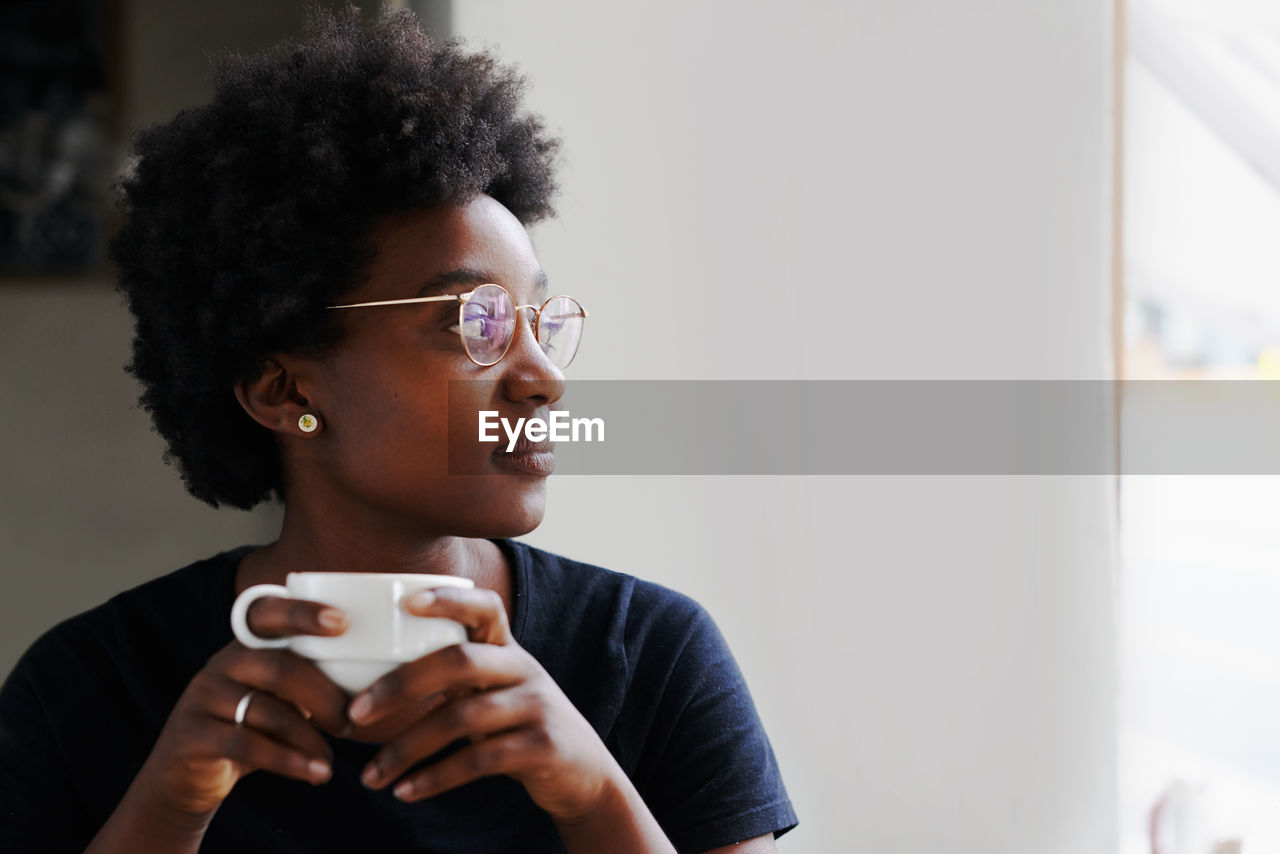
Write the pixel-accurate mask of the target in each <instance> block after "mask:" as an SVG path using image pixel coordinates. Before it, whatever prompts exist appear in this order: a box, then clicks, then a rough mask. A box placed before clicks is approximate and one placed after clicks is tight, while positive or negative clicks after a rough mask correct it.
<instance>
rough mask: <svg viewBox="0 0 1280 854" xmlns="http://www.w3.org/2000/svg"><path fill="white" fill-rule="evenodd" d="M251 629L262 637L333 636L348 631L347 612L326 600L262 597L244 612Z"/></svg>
mask: <svg viewBox="0 0 1280 854" xmlns="http://www.w3.org/2000/svg"><path fill="white" fill-rule="evenodd" d="M245 620H246V621H247V622H248V624H249V630H250V631H252V632H253V633H254V634H255V635H257V636H258V637H261V638H286V637H292V636H293V635H324V636H329V637H332V636H334V635H340V634H342V633H343V632H345V631H346V630H347V625H348V624H349V622H350V621H349V620H348V619H347V615H346V614H345V613H343V612H342V611H340V610H339V609H337V608H334V607H332V606H330V605H326V604H324V603H323V602H309V601H307V600H305V599H284V598H282V597H280V596H263V597H262V598H261V599H258V600H256V601H255V602H254V603H253V604H252V605H250V606H249V612H248V613H247V614H246V615H245Z"/></svg>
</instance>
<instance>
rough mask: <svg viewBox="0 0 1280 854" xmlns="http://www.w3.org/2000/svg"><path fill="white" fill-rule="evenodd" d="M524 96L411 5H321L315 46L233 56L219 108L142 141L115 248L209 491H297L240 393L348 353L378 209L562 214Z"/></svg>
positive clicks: (247, 498)
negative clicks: (498, 208)
mask: <svg viewBox="0 0 1280 854" xmlns="http://www.w3.org/2000/svg"><path fill="white" fill-rule="evenodd" d="M522 86H523V81H522V78H520V77H519V76H518V75H517V74H516V73H515V72H514V71H513V70H511V69H510V68H506V67H503V66H502V65H500V64H499V63H498V62H497V61H496V60H495V59H494V58H493V57H491V56H489V55H487V54H484V53H468V52H465V51H464V50H462V48H461V47H460V46H459V45H458V43H457V42H453V41H449V42H438V41H435V40H433V39H431V38H429V37H428V36H427V35H425V34H424V33H423V32H422V31H421V30H420V29H419V27H418V24H417V21H416V20H415V19H414V17H413V15H412V14H411V13H410V12H407V11H401V12H395V13H391V14H388V15H385V16H384V17H382V18H381V19H380V20H379V21H378V22H377V23H376V24H375V25H373V26H372V27H369V28H366V27H363V26H362V25H361V22H360V16H359V11H358V10H356V9H354V8H349V9H347V10H346V11H345V12H343V13H338V14H333V13H327V12H316V13H313V15H312V17H311V18H310V20H309V22H308V25H307V28H306V29H305V30H304V32H303V34H302V35H301V37H299V38H298V39H296V40H293V41H289V42H285V43H283V44H281V45H278V46H277V47H275V48H273V49H272V50H270V51H269V52H267V53H265V54H263V55H260V56H255V57H247V58H246V57H227V58H224V59H223V60H221V63H220V65H219V67H218V69H217V71H216V74H215V87H216V94H215V96H214V99H213V101H212V103H210V104H208V105H206V106H202V107H196V108H192V109H187V110H183V111H182V112H180V113H179V114H178V115H177V116H176V117H175V118H174V119H173V120H172V121H170V122H168V123H165V124H160V125H155V126H153V127H150V128H148V129H146V130H144V131H142V132H141V133H140V134H139V135H138V137H137V139H136V142H135V147H134V152H133V154H134V156H133V159H132V161H131V165H130V168H129V169H128V170H127V172H126V173H125V175H124V176H123V177H122V178H121V179H120V181H119V186H118V189H119V191H120V204H121V207H122V209H123V221H122V225H121V228H120V230H119V232H118V233H117V235H116V237H115V238H114V239H113V241H112V244H111V253H112V258H113V260H114V262H115V264H116V266H117V268H118V272H119V288H120V290H121V292H122V293H123V294H124V297H125V300H126V302H127V303H128V306H129V309H130V311H131V312H132V313H133V316H134V319H135V330H134V331H135V334H134V339H133V358H132V361H131V362H130V363H129V364H128V366H127V370H128V371H129V372H130V373H131V374H133V376H134V377H136V378H137V379H138V381H139V382H140V384H141V387H142V391H141V396H140V398H139V401H140V403H141V405H142V406H143V408H144V409H146V410H147V412H149V413H150V415H151V418H152V420H153V423H154V424H155V429H156V431H157V432H159V434H160V435H161V437H162V438H163V439H164V440H165V442H166V443H167V451H166V454H165V459H166V461H168V462H170V463H176V464H177V466H178V467H179V469H180V471H181V473H182V477H183V481H184V482H185V484H186V486H187V489H188V491H189V492H190V493H191V494H192V495H194V496H195V497H197V498H199V499H201V500H202V501H205V502H207V503H209V504H211V505H213V506H214V507H217V506H219V505H220V504H229V505H231V506H233V507H239V508H242V509H248V508H250V507H252V506H253V505H255V504H257V503H258V502H260V501H262V500H264V499H267V498H269V497H271V496H272V495H273V494H274V495H276V496H279V497H283V492H284V485H283V480H282V467H281V458H280V451H279V448H278V446H277V444H276V441H275V439H274V438H273V436H272V434H271V433H270V431H268V430H266V429H264V428H263V427H261V426H259V425H258V424H257V423H256V422H254V421H253V420H252V419H251V418H249V416H248V415H247V414H246V413H245V412H244V410H243V409H242V408H241V407H240V405H239V403H238V402H237V400H236V398H235V396H234V392H233V389H234V385H235V383H236V382H237V381H239V380H241V379H252V378H255V377H256V376H258V375H259V374H260V372H261V370H262V368H263V366H264V364H265V363H266V360H267V359H268V358H269V357H270V356H271V355H272V354H274V353H283V352H297V353H309V354H314V355H319V354H322V353H323V352H324V351H325V350H326V349H328V348H331V347H333V346H334V345H336V344H337V343H338V341H339V330H338V326H337V323H336V321H335V320H334V319H333V318H332V317H331V316H330V315H331V314H332V312H325V311H324V308H323V307H324V306H326V305H332V304H334V303H335V302H339V301H340V297H341V296H342V295H343V294H345V293H348V292H350V291H351V290H352V289H354V288H355V287H356V286H358V285H359V284H360V281H361V277H362V275H363V271H364V270H365V269H366V268H367V265H368V263H369V261H370V260H371V259H372V257H373V250H372V248H371V246H370V243H369V234H370V231H371V229H372V228H373V227H374V226H375V225H376V224H377V223H378V221H379V220H380V219H381V218H384V217H386V216H387V215H389V214H392V213H395V212H397V211H402V210H408V209H414V208H423V207H430V206H439V205H450V204H464V203H466V202H468V201H470V200H471V199H473V198H475V197H476V196H477V195H480V194H487V195H489V196H492V197H493V198H494V199H496V200H497V201H498V202H500V203H501V204H503V205H504V206H506V207H507V208H508V209H509V210H510V211H511V212H512V213H513V214H514V215H515V216H516V217H517V218H519V220H520V221H521V222H523V223H525V224H528V223H531V222H534V221H537V220H539V219H541V218H544V217H547V216H550V215H551V214H552V209H551V197H552V195H553V193H554V191H555V182H554V176H553V162H554V160H555V155H556V151H557V148H558V141H557V140H555V139H552V138H550V137H549V136H548V135H547V134H546V132H545V130H544V127H543V124H542V122H541V121H540V120H539V119H538V118H537V117H535V116H530V115H528V114H525V113H523V112H522V107H521V103H520V95H521V89H522Z"/></svg>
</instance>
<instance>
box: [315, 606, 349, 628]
mask: <svg viewBox="0 0 1280 854" xmlns="http://www.w3.org/2000/svg"><path fill="white" fill-rule="evenodd" d="M319 620H320V625H322V626H324V627H325V628H326V629H340V628H342V627H344V626H345V625H346V624H347V615H346V614H344V613H342V612H341V611H339V610H338V609H337V608H325V609H324V610H323V611H321V612H320V616H319Z"/></svg>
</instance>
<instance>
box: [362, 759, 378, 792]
mask: <svg viewBox="0 0 1280 854" xmlns="http://www.w3.org/2000/svg"><path fill="white" fill-rule="evenodd" d="M360 780H361V782H363V783H364V784H365V785H366V786H368V787H369V788H373V787H374V786H376V785H378V766H376V765H370V766H369V767H368V768H365V769H364V773H363V774H361V775H360Z"/></svg>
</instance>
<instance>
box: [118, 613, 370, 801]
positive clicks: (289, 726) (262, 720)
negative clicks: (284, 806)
mask: <svg viewBox="0 0 1280 854" xmlns="http://www.w3.org/2000/svg"><path fill="white" fill-rule="evenodd" d="M247 619H248V622H249V627H250V629H252V631H253V632H254V634H257V635H259V636H260V637H264V638H270V637H288V636H291V635H300V634H308V635H322V636H325V637H332V636H335V635H340V634H342V633H343V632H344V631H346V627H347V620H346V616H345V615H344V614H343V613H342V612H341V611H338V610H337V609H334V608H329V607H328V606H325V605H323V604H321V603H318V602H306V601H303V600H299V599H283V598H278V597H264V598H262V599H259V600H258V601H257V602H255V603H254V604H253V606H252V607H251V608H250V609H249V613H248V615H247ZM249 691H254V692H255V693H254V694H253V697H252V699H251V700H250V702H249V707H248V711H247V713H246V714H245V718H244V725H243V726H236V724H235V713H236V707H237V706H238V705H239V704H240V701H241V699H242V698H243V697H244V696H245V695H246V694H247V693H248V692H249ZM348 702H349V699H348V697H347V696H346V694H345V693H343V691H342V689H341V688H339V687H338V686H337V685H335V684H333V682H331V681H330V680H329V678H328V677H327V676H325V675H324V674H323V673H321V672H320V670H319V669H318V668H316V666H315V665H314V664H313V663H312V662H310V661H308V660H307V659H305V658H302V657H301V656H298V655H295V654H294V653H293V652H290V651H289V650H287V649H249V648H248V647H246V646H244V645H243V644H241V643H240V642H239V641H232V642H231V643H230V644H228V645H227V646H225V647H223V648H222V649H221V650H219V651H218V652H217V653H216V654H215V655H214V656H213V657H212V658H210V659H209V661H208V663H207V664H206V665H205V666H204V669H202V670H201V671H200V672H198V673H197V674H196V675H195V676H194V677H193V678H192V680H191V682H190V683H189V684H188V685H187V689H186V690H185V691H184V692H183V694H182V696H181V697H180V698H179V699H178V702H177V704H176V705H175V706H174V707H173V711H172V712H171V713H170V714H169V719H168V721H167V722H166V723H165V726H164V729H163V730H161V732H160V736H159V738H157V739H156V744H155V747H154V748H153V749H152V751H151V754H150V756H148V757H147V761H146V762H145V763H144V764H143V767H142V770H141V771H139V773H138V776H137V778H136V779H135V784H137V785H138V786H139V787H141V788H142V790H143V793H145V795H144V796H145V797H146V799H147V800H148V801H150V802H151V804H153V805H154V806H155V807H158V808H160V809H161V810H162V811H165V812H170V811H171V812H172V813H175V814H178V815H180V816H182V817H184V818H197V819H199V818H202V817H203V818H206V819H207V818H211V817H212V815H213V813H214V812H215V811H216V810H217V808H218V806H219V805H220V804H221V803H222V801H223V800H224V799H225V798H226V797H227V795H229V794H230V793H231V789H232V787H233V786H235V784H236V783H237V782H238V781H239V780H240V778H242V777H244V776H245V775H246V774H249V773H250V772H252V771H256V770H263V771H270V772H271V773H273V774H279V775H281V776H284V777H293V778H295V779H298V780H303V781H306V782H308V783H312V784H314V785H319V784H321V783H324V782H327V781H328V779H329V777H330V776H331V774H332V764H331V763H332V761H333V754H332V751H331V750H330V749H329V745H328V743H326V742H325V740H324V738H323V737H322V736H321V735H320V733H319V732H318V731H317V727H319V728H320V729H324V730H326V731H328V732H330V733H333V734H337V733H340V732H342V731H343V730H344V729H345V728H346V727H347V725H348V723H349V721H348V719H347V714H346V709H347V704H348Z"/></svg>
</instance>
